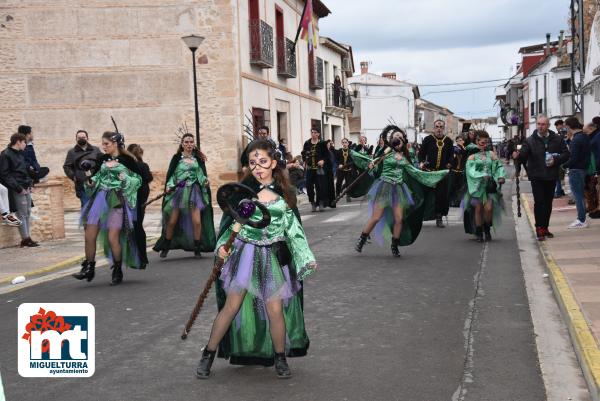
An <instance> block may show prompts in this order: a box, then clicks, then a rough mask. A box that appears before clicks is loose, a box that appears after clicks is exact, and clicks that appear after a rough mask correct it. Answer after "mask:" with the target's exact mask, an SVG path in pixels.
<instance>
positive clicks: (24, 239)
mask: <svg viewBox="0 0 600 401" xmlns="http://www.w3.org/2000/svg"><path fill="white" fill-rule="evenodd" d="M26 146H27V141H26V138H25V135H23V134H19V133H17V134H13V135H12V136H11V137H10V144H9V146H8V147H7V148H6V149H5V150H4V151H3V152H2V153H0V182H2V184H3V185H4V186H6V187H7V188H8V190H9V192H10V196H11V198H12V202H13V205H14V208H15V209H16V211H17V216H18V218H19V220H21V225H20V226H19V234H21V247H35V246H38V245H39V244H38V243H37V242H35V241H33V240H32V239H31V235H30V228H31V188H32V187H33V179H32V178H31V176H30V175H29V169H28V166H27V162H26V161H25V157H24V156H23V151H24V150H25V147H26Z"/></svg>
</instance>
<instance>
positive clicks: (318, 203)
mask: <svg viewBox="0 0 600 401" xmlns="http://www.w3.org/2000/svg"><path fill="white" fill-rule="evenodd" d="M310 137H311V138H310V139H309V140H308V141H306V142H304V147H303V149H302V159H303V160H304V164H305V168H304V171H305V172H306V192H307V193H308V200H309V201H310V204H311V205H312V211H313V212H316V211H317V208H318V210H319V212H322V211H323V208H324V207H325V201H326V200H327V192H326V191H327V177H326V171H325V168H326V166H325V164H326V163H327V160H328V159H329V154H328V153H327V148H326V147H325V142H323V141H322V140H321V133H320V132H319V130H318V129H317V128H312V129H311V131H310Z"/></svg>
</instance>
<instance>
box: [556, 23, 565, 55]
mask: <svg viewBox="0 0 600 401" xmlns="http://www.w3.org/2000/svg"><path fill="white" fill-rule="evenodd" d="M564 39H565V31H564V29H561V30H560V35H558V51H557V53H558V57H561V56H562V54H563V46H564V44H565V41H564Z"/></svg>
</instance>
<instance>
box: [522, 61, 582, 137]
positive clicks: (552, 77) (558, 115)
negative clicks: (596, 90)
mask: <svg viewBox="0 0 600 401" xmlns="http://www.w3.org/2000/svg"><path fill="white" fill-rule="evenodd" d="M557 64H558V58H557V57H556V56H552V57H551V58H550V59H549V60H548V61H547V62H546V63H544V64H543V65H541V66H540V67H539V68H537V69H535V70H533V71H531V73H530V75H529V77H528V78H527V80H528V81H529V106H530V107H531V102H534V101H536V81H537V83H538V95H537V97H538V99H544V102H545V103H546V114H547V115H548V117H549V118H550V124H551V127H550V129H553V128H552V127H553V125H554V122H555V121H556V120H559V119H563V120H564V119H565V118H566V117H569V116H571V115H572V114H573V113H572V107H571V106H570V104H571V99H572V98H571V97H570V96H567V97H566V99H564V100H563V96H561V95H560V88H559V82H560V80H561V79H570V78H571V71H570V69H559V70H556V71H553V69H554V68H556V66H557ZM544 77H546V97H545V98H544ZM561 103H564V104H562V105H561ZM529 112H530V113H531V108H530V109H529ZM543 112H544V110H537V106H536V111H535V115H538V114H540V113H543ZM535 127H536V119H535V116H534V117H533V118H532V117H531V116H530V118H529V127H527V136H529V135H531V134H532V133H533V131H534V130H535Z"/></svg>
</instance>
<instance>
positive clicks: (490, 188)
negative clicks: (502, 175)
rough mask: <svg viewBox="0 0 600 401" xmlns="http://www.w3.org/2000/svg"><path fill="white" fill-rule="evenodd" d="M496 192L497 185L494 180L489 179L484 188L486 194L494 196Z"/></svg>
mask: <svg viewBox="0 0 600 401" xmlns="http://www.w3.org/2000/svg"><path fill="white" fill-rule="evenodd" d="M497 192H498V184H496V180H494V179H493V178H490V179H489V180H488V182H487V184H486V186H485V193H486V194H495V193H497Z"/></svg>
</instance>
